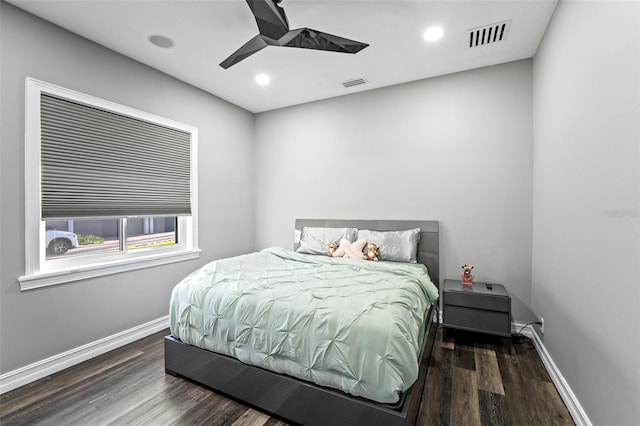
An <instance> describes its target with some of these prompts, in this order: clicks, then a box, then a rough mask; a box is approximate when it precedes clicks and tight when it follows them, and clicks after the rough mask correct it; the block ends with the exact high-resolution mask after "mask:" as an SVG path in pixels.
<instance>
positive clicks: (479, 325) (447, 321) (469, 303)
mask: <svg viewBox="0 0 640 426" xmlns="http://www.w3.org/2000/svg"><path fill="white" fill-rule="evenodd" d="M491 285H492V289H488V288H487V286H486V285H485V283H482V282H477V283H474V284H473V285H462V282H461V281H457V280H444V288H443V289H442V326H443V327H446V328H457V329H460V330H468V331H475V332H478V333H486V334H494V335H497V336H503V337H511V298H510V297H509V293H507V290H506V289H505V288H504V286H503V285H501V284H493V283H492V284H491ZM443 331H444V330H443ZM443 338H444V333H443Z"/></svg>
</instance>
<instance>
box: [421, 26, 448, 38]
mask: <svg viewBox="0 0 640 426" xmlns="http://www.w3.org/2000/svg"><path fill="white" fill-rule="evenodd" d="M443 34H444V31H443V29H442V27H429V28H427V29H426V31H425V32H424V39H425V40H427V41H436V40H440V38H442V35H443Z"/></svg>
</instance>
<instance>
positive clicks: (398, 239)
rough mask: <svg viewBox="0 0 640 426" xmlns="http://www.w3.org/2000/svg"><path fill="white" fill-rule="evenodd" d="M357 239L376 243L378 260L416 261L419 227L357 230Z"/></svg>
mask: <svg viewBox="0 0 640 426" xmlns="http://www.w3.org/2000/svg"><path fill="white" fill-rule="evenodd" d="M358 239H363V240H367V242H368V243H369V244H377V245H378V248H379V251H380V257H379V259H380V260H387V261H391V262H405V263H416V262H417V261H418V259H417V257H418V242H419V241H420V228H416V229H408V230H406V231H370V230H366V229H361V230H359V231H358Z"/></svg>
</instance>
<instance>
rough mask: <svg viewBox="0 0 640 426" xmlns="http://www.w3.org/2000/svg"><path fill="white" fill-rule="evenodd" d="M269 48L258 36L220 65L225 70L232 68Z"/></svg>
mask: <svg viewBox="0 0 640 426" xmlns="http://www.w3.org/2000/svg"><path fill="white" fill-rule="evenodd" d="M267 46H268V44H267V42H265V41H264V40H263V39H262V37H261V36H260V35H259V34H258V35H257V36H255V37H254V38H252V39H251V40H249V41H248V42H246V43H245V44H244V45H243V46H242V47H241V48H240V49H238V50H236V51H235V52H233V53H232V54H231V56H229V57H228V58H227V59H225V60H224V61H222V62H221V63H220V66H221V67H222V68H224V69H227V68H229V67H230V66H232V65H235V64H237V63H238V62H240V61H242V60H243V59H246V58H248V57H249V56H251V55H253V54H254V53H256V52H258V51H260V50H262V49H264V48H265V47H267Z"/></svg>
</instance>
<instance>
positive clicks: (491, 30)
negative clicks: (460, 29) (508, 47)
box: [467, 19, 511, 47]
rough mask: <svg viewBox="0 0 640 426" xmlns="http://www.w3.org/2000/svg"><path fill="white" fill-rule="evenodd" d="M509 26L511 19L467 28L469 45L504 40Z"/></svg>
mask: <svg viewBox="0 0 640 426" xmlns="http://www.w3.org/2000/svg"><path fill="white" fill-rule="evenodd" d="M510 28H511V19H509V20H508V21H502V22H497V23H495V24H491V25H485V26H484V27H478V28H472V29H470V30H467V40H468V43H469V47H480V46H486V45H488V44H495V43H498V42H501V41H505V40H506V39H507V36H508V35H509V29H510Z"/></svg>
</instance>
